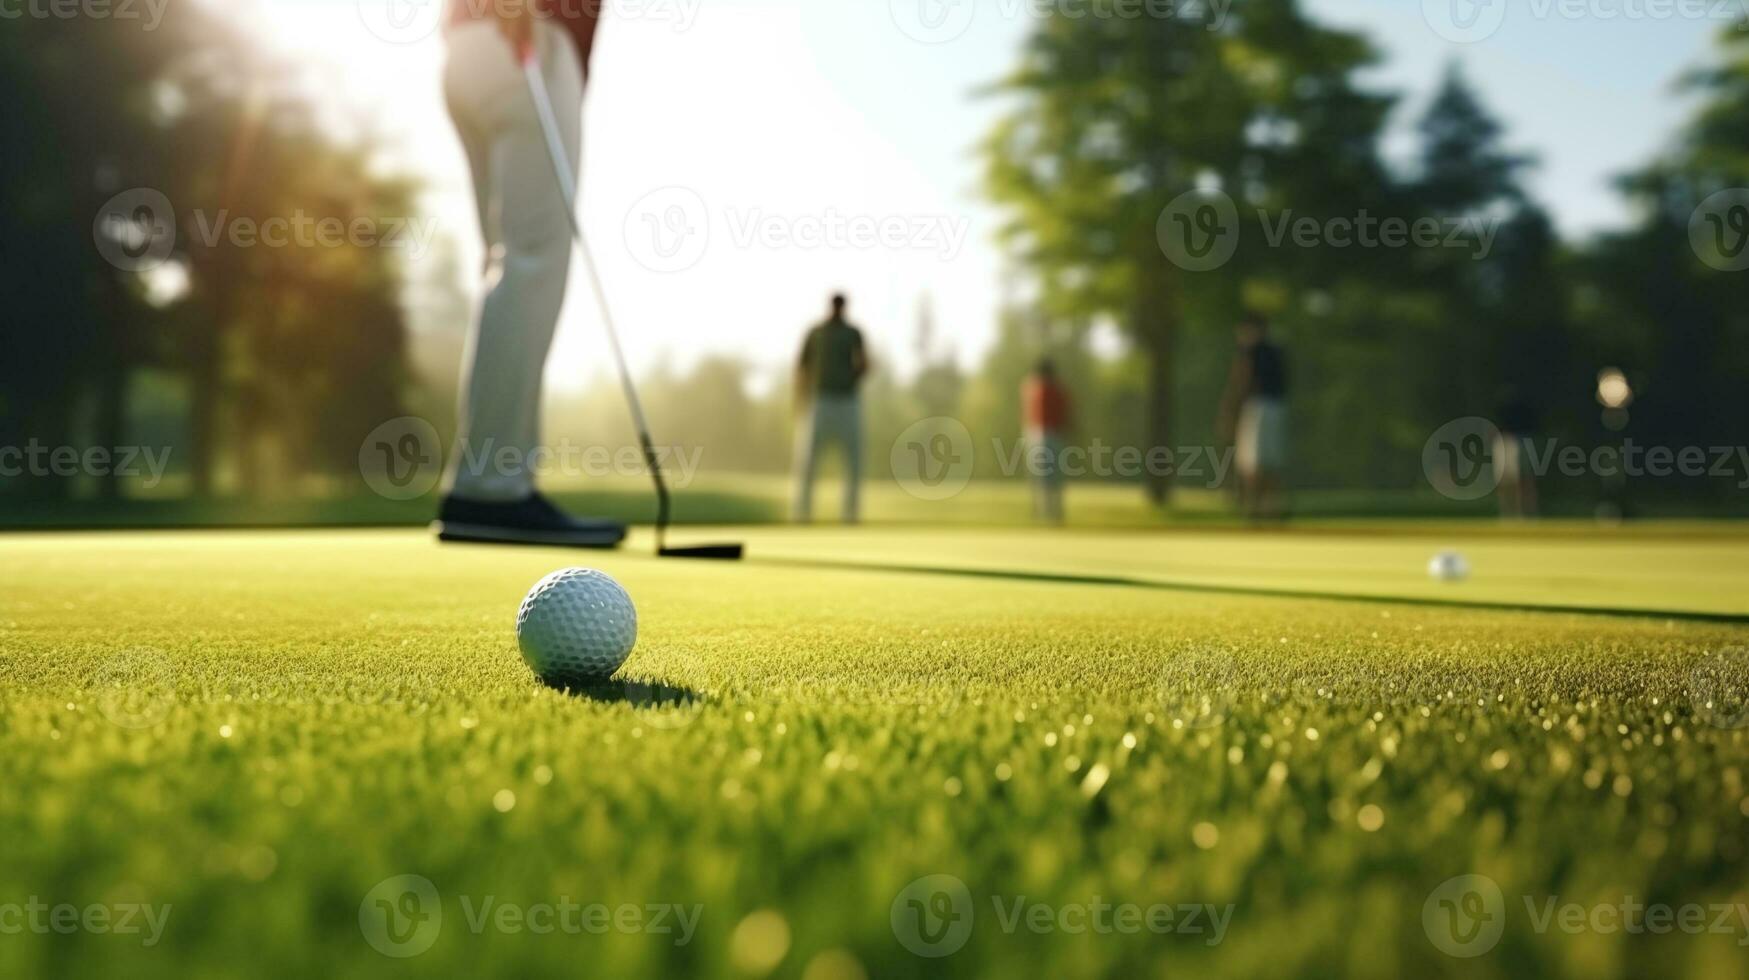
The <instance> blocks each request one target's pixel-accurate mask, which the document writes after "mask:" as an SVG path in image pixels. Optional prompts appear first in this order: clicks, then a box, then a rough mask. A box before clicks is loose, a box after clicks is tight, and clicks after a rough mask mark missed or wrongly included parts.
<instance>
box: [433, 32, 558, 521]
mask: <svg viewBox="0 0 1749 980" xmlns="http://www.w3.org/2000/svg"><path fill="white" fill-rule="evenodd" d="M535 45H536V49H537V51H538V52H539V54H540V63H541V66H542V71H543V73H544V74H545V76H546V82H547V88H548V90H549V91H550V92H551V94H552V98H553V108H554V111H555V113H556V114H557V115H558V118H559V128H560V130H561V135H562V137H563V141H564V144H565V148H566V151H567V154H568V156H569V158H570V161H571V166H572V168H573V171H575V169H576V167H577V165H578V159H579V150H580V149H581V143H582V106H583V72H582V69H581V68H580V67H579V65H578V62H577V50H576V48H575V47H574V46H573V44H572V42H571V39H570V37H569V36H568V35H567V34H566V33H565V31H564V29H563V28H560V27H558V26H555V25H554V24H552V23H549V22H546V21H544V20H543V21H539V22H537V23H536V24H535ZM444 96H445V98H446V99H447V101H448V103H449V113H450V118H451V119H453V120H454V121H455V127H456V132H457V133H458V134H459V135H460V137H461V142H462V148H463V150H464V151H465V152H466V153H467V158H468V168H469V169H470V170H471V171H472V173H473V179H474V197H475V201H476V203H477V205H478V207H479V212H480V230H481V233H482V234H483V236H484V238H485V244H486V282H487V291H486V296H485V300H484V301H483V302H482V303H481V306H480V311H479V319H478V321H477V322H476V323H475V325H474V330H473V332H472V333H471V334H470V335H469V337H468V345H467V350H466V352H465V353H464V355H463V357H462V383H461V395H460V406H459V410H460V418H459V419H458V425H457V433H456V441H457V444H456V451H455V452H454V453H453V454H452V459H451V460H450V470H449V489H450V492H452V493H454V494H456V495H457V496H460V497H465V498H467V499H470V500H481V501H512V500H519V499H521V498H523V497H526V496H527V495H528V494H529V493H531V492H533V490H534V474H533V473H532V472H530V470H529V467H528V460H529V459H530V456H531V454H532V453H533V451H534V450H535V449H536V448H537V447H538V446H539V445H540V408H541V373H542V371H543V370H544V369H545V367H546V360H547V351H548V350H549V349H550V348H551V347H552V344H553V332H554V330H555V329H556V328H557V327H558V323H559V308H560V307H561V306H562V305H563V304H564V300H565V278H566V275H567V274H568V273H569V271H570V265H571V228H570V225H569V224H568V223H567V222H566V220H565V214H564V211H563V210H562V208H563V207H564V205H563V204H562V203H561V202H560V199H559V187H558V183H557V181H556V178H555V177H554V174H553V164H552V158H551V156H550V155H549V153H548V150H547V144H546V138H545V136H544V135H543V134H542V133H541V128H540V120H539V117H538V116H536V114H535V109H534V103H533V101H532V100H531V99H530V97H529V93H528V89H527V87H526V84H525V82H524V80H523V77H522V68H521V66H520V65H519V64H518V63H517V61H516V58H515V56H514V55H513V53H512V51H511V48H510V43H509V42H508V41H506V40H505V39H504V38H503V36H502V35H500V34H499V33H498V30H497V28H496V27H494V26H493V25H492V24H489V23H477V24H463V25H460V26H458V27H456V28H455V29H453V30H452V31H451V32H450V34H449V61H448V63H447V64H446V65H445V66H444ZM506 449H509V450H512V451H513V452H512V453H504V458H500V455H499V454H500V453H503V451H504V450H506ZM505 459H508V460H510V461H511V462H510V465H505Z"/></svg>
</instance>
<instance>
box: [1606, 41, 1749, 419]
mask: <svg viewBox="0 0 1749 980" xmlns="http://www.w3.org/2000/svg"><path fill="white" fill-rule="evenodd" d="M1682 88H1683V89H1684V90H1685V92H1686V93H1687V94H1689V95H1691V96H1692V97H1694V98H1695V99H1696V100H1697V102H1698V108H1697V110H1696V111H1695V113H1694V115H1693V117H1692V118H1691V119H1690V120H1689V122H1688V124H1687V125H1686V126H1685V127H1684V128H1683V130H1682V131H1681V133H1680V134H1679V135H1678V137H1677V139H1676V140H1675V142H1674V144H1673V145H1672V146H1671V147H1670V149H1669V150H1667V151H1666V152H1665V153H1663V154H1661V156H1660V157H1659V159H1657V160H1655V161H1653V162H1652V163H1651V164H1650V165H1648V166H1647V167H1645V168H1643V169H1642V170H1640V171H1638V172H1636V173H1633V174H1630V175H1628V176H1627V177H1625V178H1623V180H1622V181H1621V182H1620V186H1621V189H1622V190H1623V192H1624V193H1625V194H1627V195H1628V197H1629V198H1630V199H1631V200H1632V202H1633V203H1634V205H1635V207H1636V210H1637V212H1638V215H1639V220H1638V222H1637V223H1636V224H1635V225H1634V226H1633V227H1632V228H1630V229H1629V230H1627V231H1626V232H1623V233H1620V234H1616V235H1610V236H1607V237H1605V238H1603V239H1602V240H1600V241H1599V242H1597V243H1596V245H1595V246H1594V247H1593V248H1591V249H1589V250H1588V251H1587V253H1586V254H1585V256H1584V257H1583V263H1582V268H1583V274H1584V278H1585V283H1586V288H1585V291H1584V294H1583V295H1584V299H1585V303H1584V307H1583V310H1582V312H1583V317H1584V328H1585V341H1586V343H1587V344H1588V345H1590V353H1591V356H1592V360H1593V362H1594V364H1595V366H1596V367H1602V366H1605V365H1616V366H1620V367H1622V368H1623V369H1625V370H1626V371H1627V374H1628V377H1629V378H1630V379H1631V380H1632V381H1633V382H1634V388H1635V389H1636V391H1637V392H1638V397H1637V398H1636V400H1635V403H1634V406H1633V412H1632V418H1633V430H1632V431H1633V432H1634V434H1635V435H1636V436H1637V437H1639V438H1640V439H1641V440H1642V441H1646V442H1655V443H1660V444H1663V445H1668V446H1688V445H1697V446H1710V445H1715V444H1719V445H1725V444H1730V443H1733V442H1735V441H1737V440H1739V439H1740V438H1741V435H1742V433H1741V420H1742V419H1744V418H1749V392H1746V391H1745V389H1744V386H1743V380H1742V379H1743V378H1744V377H1745V376H1749V272H1744V271H1731V270H1730V269H1729V268H1721V267H1718V266H1715V265H1711V264H1708V262H1707V261H1706V259H1705V258H1703V255H1702V249H1703V247H1708V246H1713V245H1715V243H1714V242H1713V240H1712V237H1711V236H1713V235H1715V234H1717V235H1719V236H1721V239H1731V238H1732V236H1735V239H1734V240H1723V241H1721V242H1720V243H1716V247H1717V248H1718V249H1719V250H1720V255H1725V254H1729V252H1730V251H1731V250H1732V248H1733V247H1734V249H1735V251H1736V252H1737V254H1742V250H1743V249H1744V248H1745V247H1749V194H1745V193H1743V192H1741V190H1740V189H1742V188H1749V35H1745V34H1744V33H1743V32H1742V31H1739V30H1735V29H1727V30H1724V31H1722V32H1721V33H1720V35H1719V42H1718V45H1717V48H1716V53H1715V56H1714V59H1713V63H1712V64H1710V65H1709V66H1707V67H1706V68H1704V69H1702V70H1699V71H1696V72H1693V73H1691V74H1690V75H1689V76H1688V77H1687V78H1686V79H1684V81H1683V83H1682ZM1711 257H1713V258H1715V259H1716V258H1718V257H1720V256H1711Z"/></svg>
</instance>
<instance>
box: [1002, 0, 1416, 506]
mask: <svg viewBox="0 0 1749 980" xmlns="http://www.w3.org/2000/svg"><path fill="white" fill-rule="evenodd" d="M1373 58H1374V54H1373V52H1372V50H1371V48H1370V46H1369V45H1367V44H1366V43H1365V42H1364V41H1363V40H1362V39H1360V38H1359V37H1357V36H1355V35H1352V34H1348V33H1344V32H1340V31H1332V30H1328V29H1325V28H1321V27H1317V26H1315V25H1313V24H1311V23H1310V22H1309V21H1307V20H1306V19H1305V18H1304V17H1303V16H1302V14H1301V13H1300V11H1299V10H1298V6H1297V4H1296V3H1295V2H1294V0H1245V2H1239V3H1235V4H1233V5H1232V7H1231V8H1229V9H1227V10H1226V11H1225V12H1224V13H1223V12H1221V11H1217V10H1216V9H1215V7H1214V5H1201V4H1198V5H1189V4H1185V5H1178V6H1175V7H1174V8H1173V13H1172V15H1171V16H1147V17H1142V18H1140V19H1131V18H1122V17H1115V16H1070V15H1068V14H1067V13H1065V12H1062V11H1058V12H1055V13H1050V14H1045V15H1043V16H1042V17H1041V18H1040V19H1039V22H1038V24H1037V26H1036V27H1035V29H1034V31H1033V33H1032V35H1031V37H1030V39H1029V40H1028V42H1027V45H1026V48H1025V50H1024V53H1023V56H1022V60H1021V64H1020V66H1019V67H1018V68H1017V69H1016V70H1015V71H1014V72H1013V73H1011V74H1010V75H1009V76H1008V77H1007V78H1005V79H1003V80H1002V81H1001V82H1000V83H999V84H998V85H997V86H996V87H995V91H996V92H997V93H999V94H1001V95H1005V96H1007V97H1009V98H1011V99H1012V100H1013V101H1014V103H1015V105H1014V108H1013V109H1012V110H1011V111H1010V112H1009V113H1008V114H1007V115H1006V116H1005V117H1004V118H1002V119H1001V120H1000V121H999V122H998V123H997V125H996V126H995V128H994V129H993V130H992V131H991V133H990V134H989V135H988V136H987V137H986V139H985V141H984V145H983V152H984V157H985V161H986V180H985V183H986V187H987V189H988V192H989V193H990V195H991V196H992V197H993V198H994V199H995V200H996V201H997V202H998V203H999V204H1001V205H1004V206H1005V207H1006V208H1007V209H1008V210H1009V212H1010V219H1009V222H1008V223H1007V225H1006V226H1005V228H1004V229H1003V234H1004V238H1005V241H1006V243H1007V245H1008V246H1009V248H1010V249H1011V251H1012V252H1013V253H1014V255H1015V257H1016V259H1017V260H1018V261H1019V262H1020V263H1021V264H1022V265H1023V266H1024V267H1026V268H1027V269H1029V270H1030V271H1031V272H1032V274H1033V275H1034V276H1035V277H1036V278H1037V280H1038V283H1039V287H1040V302H1041V305H1042V306H1043V308H1044V311H1045V312H1046V313H1047V314H1048V315H1050V316H1053V317H1061V318H1065V319H1069V320H1081V321H1087V320H1091V319H1094V318H1097V317H1101V316H1107V317H1112V318H1115V319H1117V320H1118V321H1119V322H1122V323H1123V324H1125V326H1126V329H1127V330H1128V332H1129V334H1130V336H1131V338H1132V340H1133V342H1134V344H1135V346H1136V347H1137V349H1138V350H1139V351H1140V352H1141V353H1142V355H1143V357H1145V358H1146V363H1147V375H1148V380H1147V390H1148V393H1149V394H1148V407H1147V417H1148V441H1149V442H1150V443H1151V444H1152V445H1154V446H1162V447H1170V446H1171V445H1172V441H1173V430H1174V420H1175V405H1174V384H1173V382H1174V369H1175V363H1174V362H1175V351H1176V348H1177V345H1178V342H1179V339H1180V334H1181V332H1182V331H1183V328H1184V327H1185V325H1186V324H1187V322H1188V321H1189V320H1190V319H1191V318H1192V317H1196V318H1198V319H1201V320H1202V321H1203V322H1205V323H1206V322H1210V321H1212V320H1214V319H1216V317H1217V316H1218V315H1219V313H1220V312H1223V311H1224V312H1225V313H1228V314H1230V313H1231V312H1233V311H1234V310H1235V309H1236V308H1237V306H1238V305H1239V303H1240V301H1241V299H1242V297H1243V295H1244V288H1245V283H1246V281H1247V280H1249V279H1251V278H1253V277H1260V276H1270V275H1280V274H1283V273H1284V272H1286V271H1287V270H1289V269H1291V268H1292V267H1293V266H1295V265H1296V264H1297V265H1300V266H1302V267H1310V268H1318V267H1320V266H1322V267H1325V268H1328V267H1329V266H1330V265H1331V264H1333V260H1330V259H1327V258H1321V257H1319V256H1316V255H1311V256H1305V255H1292V254H1285V253H1280V254H1278V253H1273V252H1272V251H1271V250H1267V249H1263V248H1261V247H1257V248H1253V249H1250V250H1244V251H1242V253H1241V255H1240V256H1239V258H1238V259H1236V260H1235V262H1234V263H1232V264H1230V265H1229V266H1228V267H1226V268H1223V270H1222V271H1221V272H1220V273H1201V274H1197V273H1188V272H1185V271H1184V270H1181V269H1180V268H1178V267H1177V266H1175V265H1173V264H1172V263H1171V262H1170V261H1168V259H1167V257H1166V255H1165V253H1164V252H1163V251H1162V248H1161V245H1160V242H1159V240H1158V238H1157V235H1156V224H1157V222H1158V220H1159V218H1160V216H1161V215H1162V214H1163V213H1164V212H1165V211H1166V209H1167V208H1168V207H1169V205H1170V204H1171V203H1172V202H1173V201H1174V199H1176V198H1178V197H1179V196H1180V195H1181V194H1184V193H1186V192H1188V191H1191V190H1193V189H1196V188H1197V187H1198V186H1199V185H1200V186H1203V187H1219V188H1221V189H1222V190H1224V191H1225V192H1227V193H1228V194H1229V196H1230V197H1234V198H1237V199H1239V200H1240V201H1242V202H1243V203H1244V204H1245V205H1247V206H1248V207H1255V208H1258V209H1269V208H1271V207H1277V208H1279V207H1281V206H1284V205H1298V206H1302V207H1307V208H1310V209H1311V210H1312V211H1313V212H1317V211H1319V210H1322V209H1324V208H1325V207H1327V206H1328V205H1331V204H1333V203H1336V204H1339V203H1343V202H1346V206H1347V207H1350V208H1352V207H1353V206H1354V205H1355V204H1357V203H1364V201H1365V200H1367V198H1365V197H1363V196H1357V194H1359V193H1361V192H1364V191H1365V189H1366V188H1367V187H1368V186H1369V185H1377V184H1378V183H1380V178H1381V177H1382V169H1381V168H1380V167H1379V166H1378V164H1377V160H1376V136H1377V132H1378V129H1379V126H1380V124H1381V122H1382V120H1383V117H1384V114H1385V112H1386V110H1387V109H1388V106H1389V100H1388V99H1383V98H1380V97H1376V96H1368V95H1365V94H1362V93H1360V92H1359V91H1358V90H1357V89H1356V87H1355V85H1354V83H1353V81H1352V76H1353V74H1354V72H1355V71H1356V70H1357V69H1359V68H1361V67H1364V66H1365V65H1367V64H1369V63H1370V62H1371V61H1372V60H1373ZM1251 231H1252V240H1254V241H1255V240H1260V236H1259V235H1258V232H1257V229H1255V228H1253V229H1251ZM1302 271H1303V270H1302ZM1147 491H1148V494H1149V497H1150V498H1151V499H1152V500H1154V501H1155V502H1163V501H1164V500H1165V499H1166V498H1167V496H1168V493H1169V485H1168V482H1167V480H1166V478H1165V477H1163V476H1158V475H1156V476H1153V477H1150V479H1149V480H1148V482H1147Z"/></svg>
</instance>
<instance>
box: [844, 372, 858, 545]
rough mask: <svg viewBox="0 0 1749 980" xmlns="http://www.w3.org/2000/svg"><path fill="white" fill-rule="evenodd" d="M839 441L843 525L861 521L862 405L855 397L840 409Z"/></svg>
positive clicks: (848, 399) (849, 399) (846, 400)
mask: <svg viewBox="0 0 1749 980" xmlns="http://www.w3.org/2000/svg"><path fill="white" fill-rule="evenodd" d="M840 411H841V412H842V414H843V417H842V418H841V419H840V420H839V439H840V440H841V442H842V444H843V446H844V523H846V524H855V523H857V522H858V521H860V520H861V519H862V403H861V400H860V399H858V398H857V397H856V396H854V395H853V396H851V397H849V398H846V399H844V403H843V405H842V406H841V407H840Z"/></svg>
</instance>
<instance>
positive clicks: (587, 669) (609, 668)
mask: <svg viewBox="0 0 1749 980" xmlns="http://www.w3.org/2000/svg"><path fill="white" fill-rule="evenodd" d="M637 641H638V611H637V609H636V608H635V607H633V606H632V597H631V596H629V595H627V594H626V590H625V589H624V588H622V587H621V586H620V584H619V583H618V582H615V581H614V580H613V578H612V577H611V576H609V575H607V574H606V573H605V572H598V571H596V570H595V569H593V568H563V569H560V570H559V571H556V572H554V573H552V574H551V575H548V576H547V577H546V578H543V579H541V580H540V581H539V582H536V583H535V584H534V588H532V589H530V590H528V597H527V598H525V599H523V600H522V608H520V609H518V610H517V611H516V645H517V646H518V647H520V648H521V649H522V659H523V660H526V661H527V662H528V665H529V666H530V667H533V668H534V672H535V674H536V675H538V676H539V677H540V679H541V680H543V681H546V682H547V683H548V684H551V685H553V686H555V687H567V686H576V685H581V684H588V683H592V682H597V681H603V680H606V679H607V678H608V677H609V676H611V675H612V674H613V672H614V671H616V670H618V669H619V665H620V664H623V663H625V660H626V657H627V656H629V655H630V654H631V652H632V646H633V644H635V643H637Z"/></svg>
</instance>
